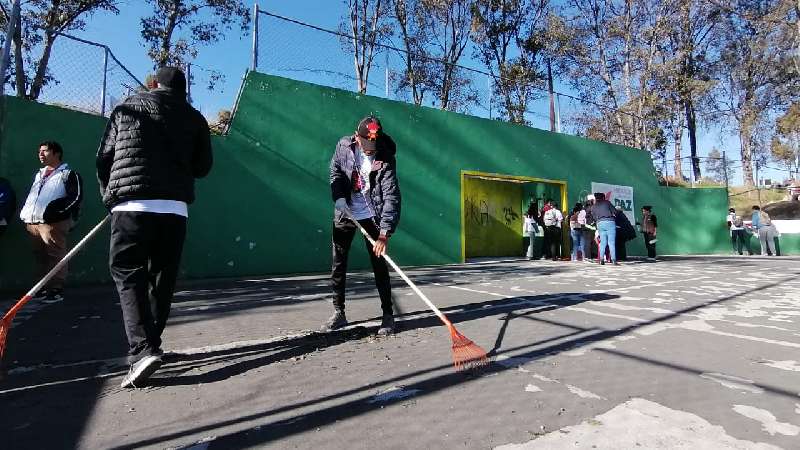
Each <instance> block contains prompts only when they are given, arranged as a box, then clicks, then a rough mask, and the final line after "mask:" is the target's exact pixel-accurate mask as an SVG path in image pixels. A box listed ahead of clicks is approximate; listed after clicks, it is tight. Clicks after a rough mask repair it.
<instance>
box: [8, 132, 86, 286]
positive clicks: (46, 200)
mask: <svg viewBox="0 0 800 450" xmlns="http://www.w3.org/2000/svg"><path fill="white" fill-rule="evenodd" d="M38 154H39V162H40V163H41V164H42V165H43V167H42V168H41V169H39V170H38V171H37V172H36V175H34V177H33V185H32V186H31V190H30V192H28V197H27V198H26V199H25V204H24V205H23V207H22V210H21V211H20V214H19V217H20V219H22V222H24V223H25V229H26V230H27V231H28V234H29V235H30V237H31V244H32V245H33V253H34V256H35V257H36V263H37V266H38V272H37V277H38V278H42V277H44V276H45V275H46V274H47V272H49V271H50V269H52V268H53V267H54V266H55V265H56V264H58V262H59V261H61V259H62V258H64V256H65V255H66V254H67V233H69V231H70V230H71V229H72V227H73V226H74V225H75V222H76V221H77V220H78V214H79V212H80V207H81V201H82V200H83V181H82V180H81V177H80V175H79V174H78V172H77V171H75V170H72V169H70V167H69V165H68V164H67V163H65V162H64V161H63V160H64V149H63V148H62V147H61V145H60V144H59V143H58V142H55V141H45V142H42V143H41V144H39V153H38ZM66 279H67V266H66V265H65V266H64V267H63V268H62V269H61V270H59V271H58V273H57V274H56V275H55V276H54V277H53V278H52V279H50V281H48V283H47V284H46V285H45V286H44V288H42V291H40V292H38V293H37V294H36V295H37V297H44V298H45V299H47V300H54V301H56V300H61V299H63V291H64V282H65V280H66Z"/></svg>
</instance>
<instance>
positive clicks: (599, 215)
mask: <svg viewBox="0 0 800 450" xmlns="http://www.w3.org/2000/svg"><path fill="white" fill-rule="evenodd" d="M594 198H595V202H594V206H592V217H594V220H595V221H596V223H597V232H598V234H599V235H600V250H599V253H600V264H605V263H606V249H608V251H609V253H611V262H612V263H613V264H614V265H615V266H616V265H619V263H618V262H617V249H616V239H617V225H616V220H615V218H616V210H615V209H614V205H612V204H611V202H609V201H608V200H606V196H605V194H603V193H602V192H596V193H595V194H594Z"/></svg>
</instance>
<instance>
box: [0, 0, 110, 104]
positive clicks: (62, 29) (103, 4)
mask: <svg viewBox="0 0 800 450" xmlns="http://www.w3.org/2000/svg"><path fill="white" fill-rule="evenodd" d="M3 3H5V2H3ZM3 3H0V17H1V18H2V21H3V24H4V26H8V21H9V20H10V14H11V11H10V9H9V8H8V7H7V6H6V5H5V4H3ZM117 3H118V2H117V1H115V0H29V1H27V2H23V5H22V11H21V14H20V17H19V19H18V20H19V21H18V22H17V24H16V32H15V34H14V37H13V42H12V44H13V46H14V52H13V56H14V82H13V84H14V87H15V88H16V91H17V96H20V97H27V98H29V99H32V100H36V99H38V98H39V95H40V94H41V92H42V88H43V87H44V86H45V85H46V84H47V83H48V82H53V81H55V80H54V78H53V77H52V76H51V75H49V72H48V64H49V63H50V57H51V55H52V51H53V44H55V42H56V39H57V38H58V36H59V34H60V33H66V32H69V31H74V30H83V29H84V27H85V26H86V21H85V18H86V17H87V16H90V15H92V14H93V13H95V12H98V11H111V12H114V13H118V12H119V10H118V9H117ZM38 51H41V53H40V54H39V57H38V58H36V57H35V56H34V53H36V52H38ZM3 81H5V80H3Z"/></svg>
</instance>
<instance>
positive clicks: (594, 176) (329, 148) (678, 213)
mask: <svg viewBox="0 0 800 450" xmlns="http://www.w3.org/2000/svg"><path fill="white" fill-rule="evenodd" d="M2 106H3V113H2V114H3V118H2V124H1V125H0V126H1V127H2V128H1V129H0V133H2V135H1V136H0V175H2V176H6V177H7V178H10V179H11V182H12V184H13V186H14V187H15V188H16V190H17V191H18V196H19V197H21V198H24V196H25V194H26V193H27V190H28V187H29V184H30V182H31V180H32V175H33V172H34V170H35V169H36V167H37V160H36V157H35V154H34V150H35V149H36V145H37V144H38V143H39V141H41V140H44V139H56V140H59V141H61V142H62V143H63V144H64V147H65V150H66V160H67V161H68V162H70V163H71V164H73V165H74V166H75V167H76V168H77V169H78V170H79V171H81V173H83V175H84V180H85V188H86V191H87V196H86V203H85V208H84V213H83V218H82V220H81V223H80V225H79V227H78V229H77V230H75V232H74V233H73V234H72V237H73V242H74V241H76V240H77V239H78V237H79V236H80V235H82V234H83V233H85V232H86V231H88V229H89V228H90V227H91V226H92V225H93V224H94V223H95V222H96V221H98V220H99V219H100V218H101V216H102V215H103V214H104V211H103V208H102V206H101V205H100V200H99V193H98V191H97V184H96V181H95V179H94V154H95V151H96V149H97V145H98V142H99V140H100V137H101V134H102V131H103V128H104V122H105V121H104V119H102V118H100V117H96V116H90V115H86V114H82V113H78V112H73V111H68V110H64V109H60V108H56V107H50V106H44V105H40V104H36V103H31V102H27V101H23V100H18V99H16V98H12V97H6V98H4V99H3V104H2ZM369 113H375V114H376V115H378V116H379V117H380V118H381V119H382V121H383V124H384V127H385V130H386V131H387V132H388V133H389V134H391V135H392V136H393V137H394V139H395V141H396V142H397V147H398V155H397V159H398V173H399V179H400V186H401V189H402V193H403V213H402V220H401V223H400V228H399V230H398V232H397V234H396V235H395V236H394V237H393V238H392V239H391V241H390V244H389V251H390V252H391V253H392V255H393V256H394V257H395V259H396V260H397V261H398V263H400V264H402V265H423V264H443V263H455V262H459V261H460V259H461V222H460V220H461V192H460V190H461V180H460V175H461V171H462V170H472V171H481V172H490V173H500V174H507V175H518V176H528V177H539V178H547V179H555V180H564V181H566V182H567V183H568V188H569V191H568V200H569V203H574V202H575V201H577V200H579V199H580V198H581V196H582V195H585V194H586V193H587V192H588V190H589V188H590V184H591V182H592V181H597V182H604V183H613V184H622V185H629V186H634V196H635V202H636V205H637V207H638V206H641V205H644V204H652V205H653V206H654V207H655V212H656V214H658V216H659V219H660V222H661V230H660V231H659V233H660V236H659V247H658V248H659V252H660V253H665V254H666V253H672V254H674V253H715V252H716V253H727V252H729V241H728V233H727V230H725V222H724V217H725V211H726V209H727V198H726V195H725V191H724V190H722V189H694V190H692V189H679V188H664V187H660V186H658V185H657V183H656V179H655V177H654V176H653V168H652V164H651V162H650V156H649V154H648V153H647V152H643V151H639V150H635V149H630V148H626V147H621V146H617V145H612V144H606V143H601V142H595V141H591V140H587V139H582V138H578V137H574V136H567V135H560V134H555V133H550V132H547V131H541V130H536V129H532V128H527V127H523V126H518V125H512V124H508V123H503V122H498V121H492V120H486V119H480V118H476V117H470V116H466V115H462V114H455V113H450V112H444V111H439V110H436V109H431V108H425V107H416V106H414V105H409V104H406V103H401V102H394V101H388V100H384V99H380V98H376V97H369V96H364V95H358V94H356V93H352V92H346V91H341V90H336V89H331V88H327V87H322V86H316V85H312V84H308V83H302V82H297V81H293V80H288V79H283V78H278V77H272V76H267V75H263V74H258V73H250V74H249V75H248V76H247V79H246V81H245V87H244V89H243V91H242V94H241V97H240V101H239V109H238V112H237V114H236V117H235V118H234V121H233V124H232V127H231V130H230V133H229V135H228V136H226V137H224V138H218V139H214V141H213V145H214V152H215V158H216V160H215V167H214V169H213V171H212V173H211V175H210V176H209V177H208V178H207V179H204V180H201V181H199V182H198V185H197V198H198V200H197V202H196V204H195V205H192V206H191V208H190V219H189V235H188V237H187V242H186V249H185V251H184V259H183V260H184V264H183V269H182V275H183V276H184V277H193V278H197V277H209V276H242V275H250V274H252V275H256V274H266V273H290V272H312V271H327V270H329V268H330V228H331V216H332V202H331V199H330V193H329V185H328V165H329V161H330V157H331V154H332V152H333V149H334V145H335V144H336V141H337V140H338V139H339V138H340V137H341V136H343V135H347V134H350V133H352V132H353V130H354V128H355V124H356V123H357V122H358V120H359V119H360V118H362V117H363V116H365V115H367V114H369ZM638 215H639V214H638V211H637V216H638ZM27 244H28V242H27V238H26V237H25V235H24V231H23V229H22V227H21V226H20V225H19V223H18V222H17V223H15V224H14V225H13V226H12V227H11V229H10V232H9V233H6V234H5V235H4V236H2V237H0V248H1V249H2V251H0V289H3V288H8V287H14V288H20V287H24V286H28V285H29V284H30V281H31V275H30V274H31V268H32V258H31V256H30V251H29V249H28V246H27ZM107 245H108V234H107V232H106V233H104V234H103V235H102V236H101V238H100V239H98V240H96V241H95V242H93V243H91V245H90V246H89V248H88V249H87V250H86V251H85V252H84V253H82V254H81V255H80V256H78V258H77V259H76V260H75V262H74V264H73V265H72V270H71V273H72V280H73V282H76V283H85V282H97V281H106V280H107V279H108V270H107V267H106V265H107V257H108V256H107ZM356 247H357V249H356V250H355V254H354V260H353V267H366V266H367V259H366V252H365V251H364V250H363V246H361V245H360V244H358V243H356ZM629 248H630V251H631V254H634V255H636V254H638V255H641V254H644V245H643V244H642V243H641V239H637V240H636V241H635V243H633V244H632V245H630V246H629ZM784 250H785V249H784ZM798 251H799V252H800V248H799V249H798Z"/></svg>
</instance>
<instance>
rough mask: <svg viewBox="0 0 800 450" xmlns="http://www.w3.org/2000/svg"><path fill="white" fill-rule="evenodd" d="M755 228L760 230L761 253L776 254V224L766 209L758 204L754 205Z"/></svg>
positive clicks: (753, 218)
mask: <svg viewBox="0 0 800 450" xmlns="http://www.w3.org/2000/svg"><path fill="white" fill-rule="evenodd" d="M752 220H753V229H754V230H757V231H758V242H759V243H760V244H761V254H762V255H770V256H776V255H777V254H776V253H775V234H776V233H775V232H776V229H775V225H773V224H772V219H771V218H770V217H769V214H767V213H766V212H765V211H762V210H761V208H759V207H758V205H754V206H753V217H752Z"/></svg>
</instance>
